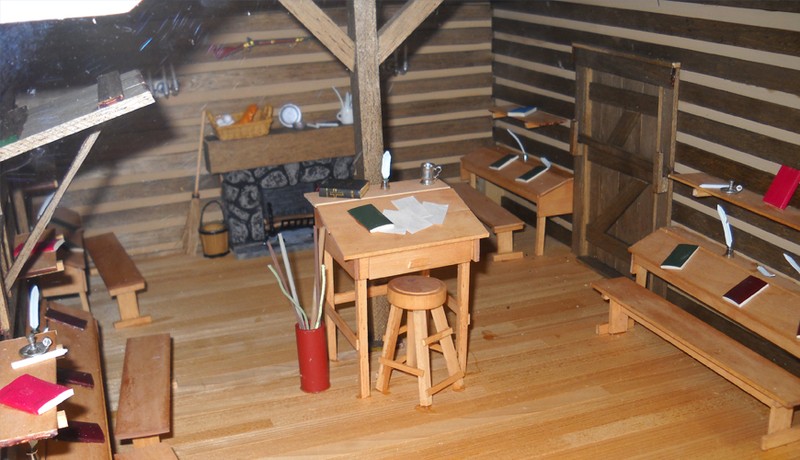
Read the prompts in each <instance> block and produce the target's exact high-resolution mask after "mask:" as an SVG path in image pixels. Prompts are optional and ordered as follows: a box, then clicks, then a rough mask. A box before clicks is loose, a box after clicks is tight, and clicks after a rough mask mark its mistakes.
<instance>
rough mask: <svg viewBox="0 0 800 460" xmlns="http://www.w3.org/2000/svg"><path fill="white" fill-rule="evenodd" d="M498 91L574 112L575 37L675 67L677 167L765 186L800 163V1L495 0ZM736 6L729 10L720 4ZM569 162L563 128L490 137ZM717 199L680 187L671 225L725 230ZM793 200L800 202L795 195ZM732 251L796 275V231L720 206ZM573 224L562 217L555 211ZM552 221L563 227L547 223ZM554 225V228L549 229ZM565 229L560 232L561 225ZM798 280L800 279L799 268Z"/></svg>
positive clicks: (517, 100)
mask: <svg viewBox="0 0 800 460" xmlns="http://www.w3.org/2000/svg"><path fill="white" fill-rule="evenodd" d="M492 5H493V23H492V30H493V40H492V49H493V52H494V59H493V64H492V65H493V69H492V74H493V78H494V84H493V89H492V92H493V96H494V98H495V102H496V103H497V104H506V103H513V104H524V105H529V104H530V105H538V106H539V107H541V108H542V109H544V110H546V111H549V112H552V113H555V114H558V115H561V116H564V117H568V118H572V117H573V114H574V103H575V99H574V94H575V73H574V65H573V61H572V55H571V53H572V43H576V42H579V43H586V44H591V45H595V46H601V47H605V48H610V49H615V50H620V51H625V52H633V53H638V54H642V55H644V56H649V57H654V58H661V59H665V60H670V61H677V62H680V63H681V83H680V91H679V94H680V96H679V98H680V103H679V115H678V135H677V151H676V166H675V171H676V172H678V173H686V172H696V171H703V172H707V173H709V174H712V175H715V176H717V177H721V178H726V179H727V178H734V179H737V181H741V182H743V183H744V185H745V187H746V188H748V189H750V190H752V191H754V192H756V193H759V194H763V193H764V192H765V191H766V189H767V187H768V186H769V184H770V182H771V180H772V178H773V176H774V174H775V173H776V172H777V170H778V168H779V167H780V165H781V164H787V165H789V166H792V167H794V168H800V133H799V132H798V126H800V85H798V81H800V5H799V4H798V2H788V1H766V2H759V1H737V2H718V1H699V0H698V1H690V2H674V1H666V0H661V1H648V2H628V1H625V0H578V1H570V2H564V1H550V2H492ZM726 5H733V6H726ZM507 128H511V129H512V130H513V131H514V132H515V133H517V134H518V135H520V137H521V138H522V139H523V140H524V143H525V145H526V149H527V150H528V151H529V152H531V153H535V154H537V155H545V156H547V157H548V158H549V159H551V160H554V161H555V162H557V163H559V164H561V165H563V166H566V167H569V168H572V166H573V162H572V157H571V155H570V154H569V137H568V136H569V129H568V127H566V126H558V127H550V128H540V129H536V130H525V129H524V128H522V126H521V124H519V123H515V122H513V121H508V120H507V119H500V120H497V121H495V123H494V138H495V139H496V140H497V141H498V142H499V143H503V144H506V145H509V146H511V147H514V148H517V147H516V144H515V142H514V141H513V139H512V138H511V137H510V136H509V135H508V133H507V132H506V129H507ZM717 203H718V201H717V200H716V199H714V198H702V199H697V198H693V197H692V195H691V191H690V190H689V189H688V188H687V187H684V186H681V185H678V184H676V186H675V193H674V197H673V215H672V219H673V221H674V222H675V223H678V224H682V225H686V226H688V227H690V228H692V229H694V230H697V231H699V232H700V233H703V234H707V235H711V236H714V237H718V238H720V239H721V238H722V229H721V226H720V225H719V219H718V217H717V215H716V210H715V208H716V204H717ZM791 205H792V206H794V207H797V206H798V205H800V194H798V193H796V194H795V196H794V198H793V200H792V202H791ZM725 208H726V210H727V211H728V214H729V216H731V222H732V224H733V226H734V232H735V235H736V243H735V246H736V249H737V251H741V252H743V253H746V254H747V255H750V256H752V257H754V258H756V259H758V260H760V261H763V262H764V263H765V264H767V265H770V266H772V267H774V268H776V269H778V270H780V271H782V272H785V273H789V274H791V275H793V276H797V273H795V272H794V270H792V269H791V268H790V267H789V265H788V264H787V263H786V262H785V260H784V258H783V256H782V253H783V252H790V253H792V254H795V255H800V232H798V231H795V230H789V229H787V228H785V227H783V226H781V225H778V224H775V223H773V222H771V221H768V220H766V219H763V218H761V217H759V216H756V215H754V214H752V213H750V212H747V211H744V210H741V209H739V208H737V207H735V206H733V205H725ZM555 220H556V223H557V224H558V225H559V226H560V227H561V228H562V229H563V230H570V229H571V225H570V220H569V219H555ZM553 227H556V230H557V227H558V226H553ZM548 229H550V227H548ZM563 230H562V234H563V233H565V232H564V231H563ZM797 278H798V279H800V276H797Z"/></svg>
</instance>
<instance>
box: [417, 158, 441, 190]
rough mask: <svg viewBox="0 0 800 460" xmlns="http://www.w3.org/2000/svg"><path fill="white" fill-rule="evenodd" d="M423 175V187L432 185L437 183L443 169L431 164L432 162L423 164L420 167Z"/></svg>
mask: <svg viewBox="0 0 800 460" xmlns="http://www.w3.org/2000/svg"><path fill="white" fill-rule="evenodd" d="M420 169H421V173H422V180H420V182H421V183H422V184H423V185H431V184H433V183H434V182H436V179H438V178H439V174H441V173H442V167H441V166H439V165H436V164H433V163H431V162H430V161H426V162H425V163H422V165H421V166H420Z"/></svg>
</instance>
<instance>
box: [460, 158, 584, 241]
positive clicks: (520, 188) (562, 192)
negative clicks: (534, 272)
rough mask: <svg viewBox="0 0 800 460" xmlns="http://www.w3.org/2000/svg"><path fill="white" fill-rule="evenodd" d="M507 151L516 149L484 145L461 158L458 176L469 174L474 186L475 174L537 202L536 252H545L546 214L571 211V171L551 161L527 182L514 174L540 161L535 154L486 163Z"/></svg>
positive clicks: (519, 173) (524, 170) (524, 171)
mask: <svg viewBox="0 0 800 460" xmlns="http://www.w3.org/2000/svg"><path fill="white" fill-rule="evenodd" d="M509 153H516V152H514V151H513V150H510V149H508V148H505V147H499V146H498V147H483V148H480V149H478V150H475V151H473V152H470V153H468V154H467V155H464V156H463V157H462V158H461V177H462V178H467V177H469V181H470V185H472V186H473V187H475V185H476V177H480V178H483V179H485V180H487V181H489V182H491V183H493V184H495V185H497V186H498V187H500V188H502V189H505V190H508V191H509V192H511V193H513V194H515V195H519V196H521V197H522V198H525V199H526V200H529V201H531V202H533V203H535V204H536V243H535V254H536V255H537V256H540V255H542V254H544V238H545V224H546V221H547V217H550V216H560V215H562V214H571V213H572V198H573V183H574V182H575V180H574V178H573V175H572V173H571V172H569V171H567V170H565V169H563V168H561V167H559V166H556V165H553V167H551V168H550V170H548V171H547V172H545V173H544V174H542V175H541V176H539V177H537V178H536V179H533V180H532V181H530V182H520V181H517V180H516V179H517V177H519V176H521V175H522V174H524V173H526V172H528V171H529V170H530V169H531V168H534V167H536V166H539V165H541V162H540V161H539V160H538V159H537V158H536V157H531V158H528V161H527V162H524V161H522V158H519V159H518V160H516V161H514V162H513V163H511V164H509V165H507V166H506V167H504V168H503V169H500V170H496V169H491V168H490V167H489V165H491V164H492V163H494V162H495V161H497V160H499V159H500V158H502V157H503V156H505V155H507V154H509Z"/></svg>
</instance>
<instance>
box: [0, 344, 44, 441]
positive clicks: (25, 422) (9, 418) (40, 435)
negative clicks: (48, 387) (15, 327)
mask: <svg viewBox="0 0 800 460" xmlns="http://www.w3.org/2000/svg"><path fill="white" fill-rule="evenodd" d="M40 340H41V339H40ZM27 344H28V339H27V338H25V337H20V338H18V339H11V340H3V341H0V366H2V369H1V370H0V388H2V387H4V386H6V385H7V384H9V383H11V381H12V380H14V379H15V378H17V377H19V376H21V375H23V374H30V375H32V376H34V377H38V378H40V379H42V380H45V381H48V382H55V381H56V363H55V360H54V359H49V360H47V361H44V362H41V363H38V364H33V365H31V366H27V367H24V368H22V369H17V370H14V369H12V368H11V363H12V362H13V361H19V360H20V359H22V358H21V357H20V356H19V349H20V348H22V347H24V346H25V345H27ZM57 410H58V409H57V408H54V409H50V410H49V411H47V412H45V413H44V414H42V415H32V414H28V413H26V412H22V411H20V410H16V409H12V408H10V407H6V406H3V405H0V447H8V446H14V445H17V444H21V443H23V442H30V441H36V440H39V439H47V438H52V437H53V436H55V435H57V434H58V425H57V422H56V411H57Z"/></svg>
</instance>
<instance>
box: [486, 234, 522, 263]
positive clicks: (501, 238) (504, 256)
mask: <svg viewBox="0 0 800 460" xmlns="http://www.w3.org/2000/svg"><path fill="white" fill-rule="evenodd" d="M491 257H492V260H493V261H495V262H502V261H504V260H514V259H521V258H522V257H523V254H522V251H517V252H514V232H510V231H509V232H498V233H497V253H495V254H492V256H491Z"/></svg>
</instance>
